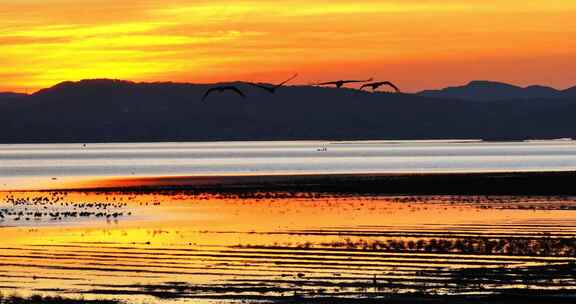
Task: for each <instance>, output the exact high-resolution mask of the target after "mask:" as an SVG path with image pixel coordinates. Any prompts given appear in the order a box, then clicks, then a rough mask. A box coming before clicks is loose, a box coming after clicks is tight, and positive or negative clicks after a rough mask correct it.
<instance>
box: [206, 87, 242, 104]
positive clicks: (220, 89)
mask: <svg viewBox="0 0 576 304" xmlns="http://www.w3.org/2000/svg"><path fill="white" fill-rule="evenodd" d="M224 91H231V92H234V93H236V94H238V95H240V97H242V98H243V99H246V94H244V93H243V92H242V91H240V89H238V88H237V87H235V86H219V87H212V88H210V89H208V90H207V91H206V93H204V96H203V97H202V101H204V100H206V98H208V96H210V94H212V93H215V92H218V93H222V92H224Z"/></svg>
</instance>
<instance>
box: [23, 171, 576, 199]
mask: <svg viewBox="0 0 576 304" xmlns="http://www.w3.org/2000/svg"><path fill="white" fill-rule="evenodd" d="M575 181H576V172H574V171H564V172H501V173H426V174H306V175H240V176H176V177H150V178H146V177H144V178H140V177H138V178H116V179H109V180H102V181H94V182H89V183H84V184H79V185H78V186H73V187H67V188H65V189H59V190H46V191H110V192H113V191H114V192H118V191H119V192H122V191H124V192H157V191H193V192H262V191H270V192H275V191H276V192H281V191H286V192H327V193H349V194H355V193H358V194H382V195H410V194H414V195H426V194H436V195H442V194H444V195H576V187H574V182H575ZM12 192H17V191H12Z"/></svg>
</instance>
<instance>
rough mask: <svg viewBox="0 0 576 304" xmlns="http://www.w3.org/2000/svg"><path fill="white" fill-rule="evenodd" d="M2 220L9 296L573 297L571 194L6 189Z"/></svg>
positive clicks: (0, 242)
mask: <svg viewBox="0 0 576 304" xmlns="http://www.w3.org/2000/svg"><path fill="white" fill-rule="evenodd" d="M0 210H2V211H0V212H3V214H4V218H2V220H1V221H0V232H1V233H2V238H1V239H0V248H1V251H0V255H1V260H0V291H2V293H3V294H5V295H9V294H11V293H13V292H15V293H18V294H20V295H22V296H30V295H34V294H41V295H44V296H55V295H60V296H65V297H71V298H78V297H85V298H86V299H91V300H96V299H99V300H122V301H126V302H129V303H152V302H153V303H172V302H175V301H176V302H193V303H202V302H205V303H221V302H223V301H226V302H233V303H241V302H245V301H259V302H279V303H283V302H286V303H301V302H309V303H362V302H364V303H382V302H385V303H414V302H415V301H417V302H423V303H474V302H476V303H485V302H490V303H510V302H514V301H521V302H522V303H573V302H574V298H575V296H576V279H575V278H576V277H575V276H574V273H575V271H576V266H575V263H576V217H574V212H575V211H574V210H576V199H574V198H572V197H569V196H470V195H468V196H459V195H450V196H447V195H426V196H422V195H402V196H390V195H387V196H382V195H374V194H370V193H364V194H358V193H353V194H342V193H329V192H294V191H280V192H274V191H269V192H264V191H258V192H251V191H239V192H238V191H236V192H234V191H228V192H227V191H223V192H218V193H216V192H214V190H211V191H207V192H200V191H190V190H187V191H178V190H174V189H172V190H170V191H168V190H166V191H161V192H153V191H148V192H146V191H145V192H138V191H123V192H110V191H103V192H98V191H76V192H63V191H58V192H13V193H2V194H1V195H0ZM56 212H60V213H59V215H62V214H65V215H69V216H64V217H54V216H52V215H55V214H56ZM74 212H87V213H84V215H85V216H80V213H74ZM99 212H102V213H104V214H107V215H110V214H112V216H97V215H98V213H99ZM28 213H29V214H30V215H31V217H30V218H29V219H28V220H26V218H25V217H26V215H27V214H28ZM36 213H39V214H41V215H40V216H38V217H35V216H34V214H36ZM45 214H46V216H45ZM51 214H52V215H51ZM114 214H117V216H116V217H114V216H113V215H114ZM16 218H19V219H18V220H16Z"/></svg>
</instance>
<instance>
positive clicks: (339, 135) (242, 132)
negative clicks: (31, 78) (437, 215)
mask: <svg viewBox="0 0 576 304" xmlns="http://www.w3.org/2000/svg"><path fill="white" fill-rule="evenodd" d="M233 84H234V85H237V86H239V87H240V88H241V89H242V90H243V91H244V92H245V93H246V95H247V96H248V98H247V99H241V98H239V97H238V96H236V95H234V94H232V93H230V92H225V93H222V94H214V95H212V96H210V97H209V98H208V99H207V100H206V101H205V102H202V101H201V97H202V95H203V94H204V92H205V91H206V90H207V89H208V88H210V87H211V86H213V85H212V84H184V83H133V82H127V81H119V80H107V79H100V80H84V81H80V82H64V83H61V84H59V85H56V86H54V87H52V88H48V89H44V90H41V91H39V92H37V93H35V94H33V95H30V96H26V97H24V98H22V99H18V102H0V113H2V119H0V142H2V143H18V142H134V141H216V140H297V139H330V140H339V139H340V140H354V139H454V138H459V139H477V138H483V139H498V140H506V139H534V138H539V139H542V138H565V137H575V136H576V123H575V120H574V116H575V115H576V98H533V99H529V100H523V99H510V100H503V101H500V102H496V103H492V102H490V103H487V102H477V101H469V100H458V99H452V98H432V97H424V96H418V95H413V94H391V93H369V92H361V91H358V90H354V89H335V88H320V87H310V86H290V87H286V88H282V89H280V90H278V92H277V93H276V94H275V95H272V94H270V93H268V92H266V91H264V90H261V89H259V88H255V87H251V86H248V85H247V84H244V83H241V82H237V83H233Z"/></svg>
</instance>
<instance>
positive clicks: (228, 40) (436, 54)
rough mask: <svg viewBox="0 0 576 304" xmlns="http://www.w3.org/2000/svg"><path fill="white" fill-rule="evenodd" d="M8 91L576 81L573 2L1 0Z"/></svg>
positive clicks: (1, 73)
mask: <svg viewBox="0 0 576 304" xmlns="http://www.w3.org/2000/svg"><path fill="white" fill-rule="evenodd" d="M0 4H1V6H0V7H1V8H0V25H1V27H0V28H1V30H0V54H1V55H0V64H2V70H0V77H1V79H2V82H0V91H19V92H24V91H27V90H28V91H33V90H37V89H40V88H43V87H47V86H51V85H54V84H56V83H58V82H61V81H64V80H80V79H85V78H118V79H126V80H134V81H178V82H212V81H226V80H237V79H242V80H255V81H270V82H276V81H278V80H282V79H284V78H285V77H286V75H290V74H292V73H294V72H298V73H300V75H301V77H300V78H299V80H298V82H299V83H302V84H307V83H310V82H313V81H318V80H332V78H353V77H375V78H378V79H384V80H393V81H396V82H398V83H399V84H401V87H402V88H404V89H405V90H407V91H417V90H421V89H427V88H433V87H440V86H447V85H457V84H462V83H465V82H467V81H469V80H474V79H489V80H498V81H507V82H511V83H514V84H519V85H529V84H535V83H537V84H543V85H551V86H554V87H557V88H566V87H569V86H571V85H574V84H576V81H575V79H576V77H575V76H576V72H575V71H576V41H575V40H574V39H571V37H575V36H574V35H575V33H574V32H576V18H575V17H576V3H575V2H574V1H571V0H555V1H554V0H529V1H526V0H523V1H520V0H505V1H496V0H483V1H480V0H472V1H456V0H437V1H426V0H404V1H392V0H386V1H368V0H359V1H355V2H349V1H340V0H336V1H325V0H308V1H301V0H288V1H282V2H279V1H243V0H234V1H220V0H215V1H202V0H201V1H189V0H169V1H166V0H126V1H112V0H85V1H72V0H20V1H12V0H0Z"/></svg>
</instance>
